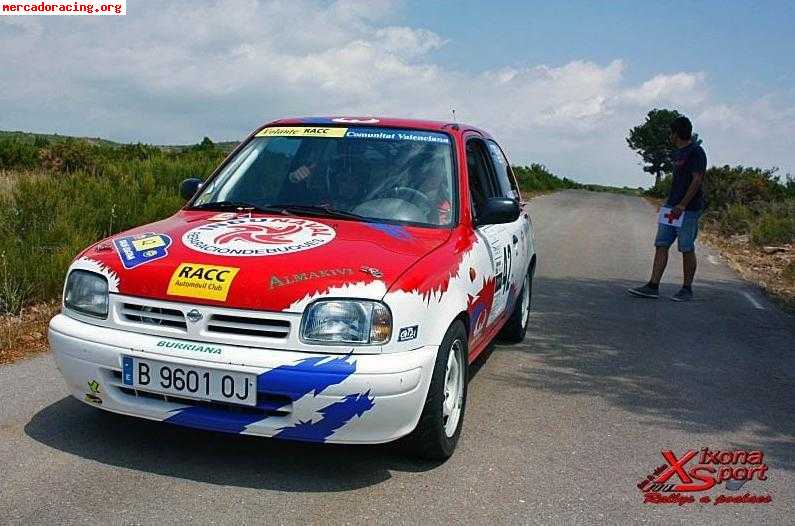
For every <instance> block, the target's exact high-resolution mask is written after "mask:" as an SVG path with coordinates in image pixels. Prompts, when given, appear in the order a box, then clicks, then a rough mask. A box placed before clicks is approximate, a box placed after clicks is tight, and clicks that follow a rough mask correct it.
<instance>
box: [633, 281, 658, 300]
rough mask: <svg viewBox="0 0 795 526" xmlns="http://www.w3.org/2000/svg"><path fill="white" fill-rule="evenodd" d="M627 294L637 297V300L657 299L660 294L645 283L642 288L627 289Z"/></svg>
mask: <svg viewBox="0 0 795 526" xmlns="http://www.w3.org/2000/svg"><path fill="white" fill-rule="evenodd" d="M627 293H628V294H630V295H631V296H637V297H639V298H653V299H657V298H659V297H660V292H659V291H658V290H657V289H653V288H651V287H650V286H649V284H648V283H647V284H646V285H643V286H642V287H635V288H634V289H627Z"/></svg>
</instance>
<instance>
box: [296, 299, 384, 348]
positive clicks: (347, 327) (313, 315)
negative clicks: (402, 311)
mask: <svg viewBox="0 0 795 526" xmlns="http://www.w3.org/2000/svg"><path fill="white" fill-rule="evenodd" d="M390 336H392V313H391V312H389V308H388V307H387V306H386V305H384V304H383V303H380V302H378V301H367V300H320V301H316V302H315V303H313V304H311V305H310V306H309V307H307V309H306V311H305V312H304V318H303V320H302V322H301V338H302V339H303V340H305V341H307V342H310V343H339V344H346V343H358V344H382V343H386V342H388V341H389V337H390Z"/></svg>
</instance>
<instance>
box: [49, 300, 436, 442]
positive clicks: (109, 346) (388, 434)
mask: <svg viewBox="0 0 795 526" xmlns="http://www.w3.org/2000/svg"><path fill="white" fill-rule="evenodd" d="M49 340H50V347H51V348H52V350H53V354H54V355H55V359H56V363H57V365H58V368H59V369H60V371H61V373H62V374H63V376H64V378H65V379H66V382H67V384H68V386H69V390H70V391H71V393H72V395H73V396H75V397H76V398H77V399H78V400H81V401H83V402H85V403H87V404H89V405H93V406H95V407H98V408H101V409H104V410H107V411H112V412H115V413H121V414H126V415H131V416H138V417H141V418H147V419H150V420H159V421H166V422H169V423H174V424H179V425H184V426H189V427H195V428H200V429H207V430H213V431H225V432H232V433H241V434H248V435H258V436H269V437H278V438H288V439H295V440H306V441H313V442H335V443H380V442H389V441H392V440H395V439H397V438H400V437H401V436H403V435H406V434H408V433H410V432H411V431H412V430H413V429H414V427H416V425H417V422H418V420H419V416H420V413H421V411H422V407H423V405H424V403H425V397H426V394H427V392H428V385H429V383H430V380H431V376H432V374H433V367H434V363H435V359H436V352H437V350H438V348H437V347H435V346H426V347H420V348H418V349H415V350H412V351H407V352H400V353H384V354H347V355H346V354H333V355H332V354H308V353H304V352H293V351H284V350H269V349H261V348H252V347H242V346H236V345H219V344H213V345H212V346H213V347H215V348H216V349H218V348H220V353H217V352H216V353H214V354H206V353H202V352H197V351H196V350H195V348H196V347H197V346H201V345H204V343H203V342H191V341H186V340H176V339H173V338H163V337H160V336H151V335H146V334H140V333H132V332H128V331H123V330H118V329H113V328H107V327H98V326H95V325H90V324H88V323H85V322H82V321H78V320H75V319H73V318H70V317H68V316H66V315H64V314H59V315H57V316H56V317H55V318H53V319H52V321H51V322H50V327H49ZM163 340H169V341H180V342H184V343H188V344H191V343H193V344H196V345H185V346H182V347H184V348H175V347H173V346H171V347H164V346H162V345H161V346H158V342H161V341H163ZM123 356H131V357H133V358H135V357H138V358H149V359H152V360H157V361H161V362H162V361H166V362H171V363H173V364H183V365H193V366H197V367H205V368H217V369H220V370H232V371H240V372H247V373H253V374H256V375H257V380H258V381H257V386H258V387H257V400H258V403H257V407H256V408H240V407H237V406H231V405H227V404H223V403H209V404H208V403H204V402H199V401H193V400H189V399H186V398H182V397H180V398H177V399H174V398H173V397H168V396H162V395H159V394H153V393H146V392H142V391H136V390H134V389H132V388H130V387H129V386H126V385H125V384H124V383H123V382H122V357H123Z"/></svg>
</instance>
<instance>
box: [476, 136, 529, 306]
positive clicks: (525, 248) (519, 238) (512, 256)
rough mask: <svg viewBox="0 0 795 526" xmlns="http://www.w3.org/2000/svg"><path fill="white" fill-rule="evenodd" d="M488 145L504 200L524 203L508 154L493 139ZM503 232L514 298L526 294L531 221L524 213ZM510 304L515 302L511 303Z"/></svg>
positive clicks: (509, 284) (508, 289)
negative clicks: (507, 241) (524, 289)
mask: <svg viewBox="0 0 795 526" xmlns="http://www.w3.org/2000/svg"><path fill="white" fill-rule="evenodd" d="M486 144H487V145H488V148H489V154H490V157H491V160H492V165H493V167H494V170H495V174H496V178H497V185H498V191H499V192H500V197H509V198H511V199H516V200H517V201H519V202H520V203H521V202H522V196H521V193H520V192H519V186H518V185H517V184H516V178H515V177H514V175H513V172H512V170H511V165H510V163H509V162H508V159H507V157H506V156H505V153H504V152H503V151H502V148H500V146H499V144H497V143H496V142H495V141H493V140H491V139H489V140H487V141H486ZM503 228H504V230H505V236H506V238H507V239H508V240H509V241H510V243H509V244H507V245H506V246H505V258H506V260H507V261H508V271H507V273H506V276H505V281H506V283H505V287H506V288H507V291H510V289H511V287H513V294H514V295H518V294H519V292H520V291H521V290H522V285H523V283H524V278H525V274H526V272H527V268H528V265H529V264H530V243H531V240H530V219H529V217H528V216H527V214H526V213H524V211H523V213H521V214H519V217H518V218H517V219H516V221H514V222H513V223H506V224H504V225H503ZM509 303H511V302H510V301H509Z"/></svg>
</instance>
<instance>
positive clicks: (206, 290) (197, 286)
mask: <svg viewBox="0 0 795 526" xmlns="http://www.w3.org/2000/svg"><path fill="white" fill-rule="evenodd" d="M239 270H240V269H239V268H236V267H220V266H217V265H202V264H201V263H180V265H179V266H178V267H177V269H176V270H175V271H174V273H173V274H172V275H171V280H170V281H169V282H168V290H167V291H166V294H168V295H170V296H186V297H189V298H201V299H206V300H216V301H226V296H227V294H229V287H230V286H231V285H232V281H233V280H234V279H235V276H236V275H237V273H238V271H239Z"/></svg>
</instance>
